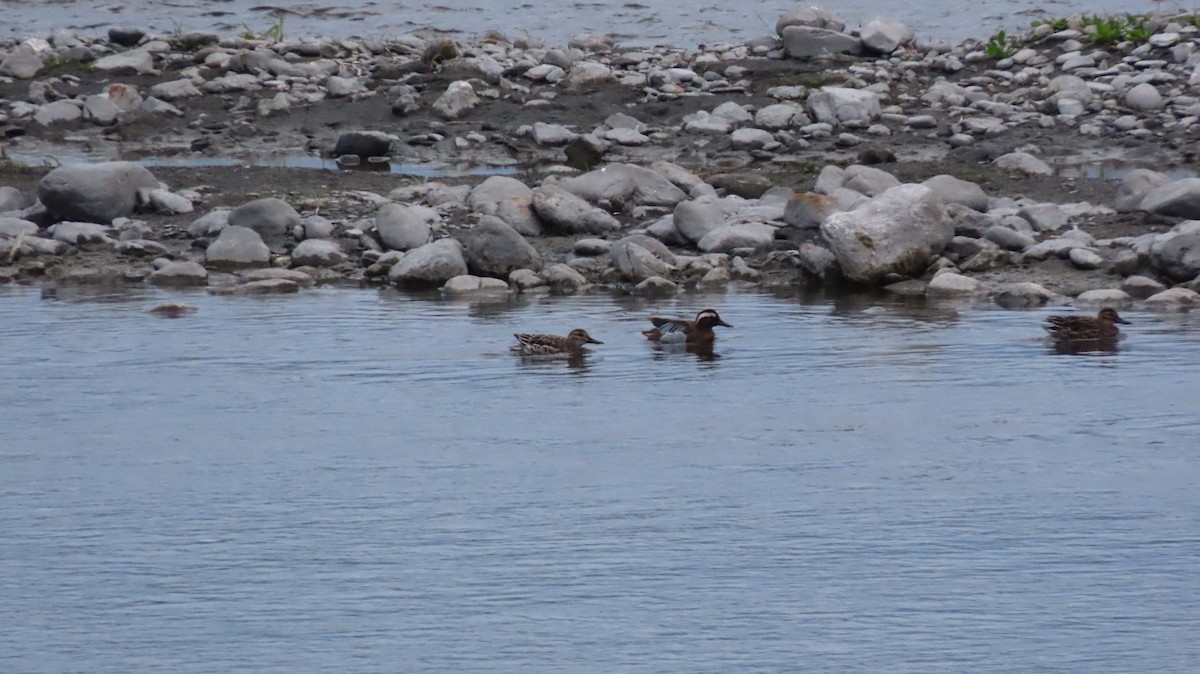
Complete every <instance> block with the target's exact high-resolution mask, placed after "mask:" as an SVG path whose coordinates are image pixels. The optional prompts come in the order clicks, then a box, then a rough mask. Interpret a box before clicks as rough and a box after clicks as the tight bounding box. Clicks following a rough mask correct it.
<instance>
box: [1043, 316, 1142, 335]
mask: <svg viewBox="0 0 1200 674" xmlns="http://www.w3.org/2000/svg"><path fill="white" fill-rule="evenodd" d="M1117 323H1125V324H1127V325H1128V324H1129V321H1127V320H1125V319H1124V318H1121V316H1120V315H1119V314H1117V310H1116V309H1111V308H1104V309H1101V310H1100V313H1099V314H1096V317H1095V318H1093V317H1091V316H1051V317H1049V318H1047V319H1046V324H1045V325H1044V326H1042V327H1044V328H1046V332H1048V333H1050V336H1051V337H1053V338H1054V339H1055V341H1059V342H1092V341H1103V340H1115V339H1116V338H1117V335H1119V334H1121V331H1120V329H1118V328H1117V326H1116V324H1117Z"/></svg>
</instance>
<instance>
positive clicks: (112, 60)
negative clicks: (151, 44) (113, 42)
mask: <svg viewBox="0 0 1200 674" xmlns="http://www.w3.org/2000/svg"><path fill="white" fill-rule="evenodd" d="M92 67H94V68H95V69H96V70H103V71H105V72H108V73H111V74H113V75H130V74H137V75H146V74H148V73H150V72H152V71H153V70H154V57H153V56H151V55H150V52H148V51H146V50H144V49H132V50H130V51H126V52H120V53H117V54H110V55H108V56H104V57H101V58H98V59H96V60H95V61H94V62H93V63H92Z"/></svg>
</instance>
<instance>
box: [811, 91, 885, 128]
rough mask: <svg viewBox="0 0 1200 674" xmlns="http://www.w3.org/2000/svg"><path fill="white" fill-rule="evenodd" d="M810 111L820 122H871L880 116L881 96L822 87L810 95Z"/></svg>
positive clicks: (870, 92) (866, 92)
mask: <svg viewBox="0 0 1200 674" xmlns="http://www.w3.org/2000/svg"><path fill="white" fill-rule="evenodd" d="M806 103H807V104H808V109H809V110H810V111H811V112H812V114H813V117H814V118H815V119H816V120H817V121H818V122H824V123H826V124H833V125H835V126H836V125H838V124H841V123H843V122H869V121H870V120H872V119H874V118H875V117H877V116H879V112H880V106H879V95H878V94H876V93H875V92H873V91H867V90H865V89H850V88H848V87H821V89H820V90H819V91H814V92H813V93H811V94H809V96H808V99H807V101H806Z"/></svg>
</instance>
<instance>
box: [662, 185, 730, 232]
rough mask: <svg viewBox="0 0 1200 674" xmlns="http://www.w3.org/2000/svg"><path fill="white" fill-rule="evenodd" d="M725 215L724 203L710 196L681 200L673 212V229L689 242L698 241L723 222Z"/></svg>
mask: <svg viewBox="0 0 1200 674" xmlns="http://www.w3.org/2000/svg"><path fill="white" fill-rule="evenodd" d="M727 217H729V214H728V213H727V212H726V208H725V205H724V204H723V203H722V202H721V200H720V199H719V198H717V197H712V196H705V197H700V198H699V199H693V200H691V201H684V202H681V203H680V204H679V205H677V206H676V207H675V211H674V213H673V218H674V223H675V229H676V230H678V231H679V233H680V234H681V235H683V238H684V239H687V240H688V241H690V242H691V243H698V242H699V241H700V239H703V238H704V235H706V234H708V233H709V232H711V231H712V230H714V229H716V228H717V227H720V226H721V225H723V224H725V219H726V218H727Z"/></svg>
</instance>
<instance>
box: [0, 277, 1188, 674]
mask: <svg viewBox="0 0 1200 674" xmlns="http://www.w3.org/2000/svg"><path fill="white" fill-rule="evenodd" d="M177 299H183V300H185V301H188V302H191V303H193V304H195V305H196V306H198V307H199V308H200V311H199V313H197V314H194V315H192V316H189V317H186V318H182V319H177V320H170V319H163V318H157V317H154V316H151V315H149V314H147V313H146V310H147V309H149V308H151V307H152V306H154V305H156V304H157V303H159V302H161V301H167V300H177ZM704 306H713V307H714V308H717V309H718V310H719V311H720V312H721V314H722V316H723V317H724V318H725V319H726V320H728V321H729V322H731V323H733V324H734V325H735V326H736V327H735V328H734V329H731V330H727V331H725V332H723V333H722V335H721V340H720V341H719V343H718V348H717V349H716V356H717V357H716V358H713V359H704V358H698V357H696V356H694V355H690V354H687V353H670V352H661V351H656V350H655V349H653V348H652V347H651V346H650V345H648V344H647V343H645V342H644V341H642V339H641V338H640V335H639V334H638V330H639V329H642V328H643V327H646V325H648V323H645V320H644V317H645V316H647V315H649V314H650V313H661V314H687V313H691V312H694V311H696V310H698V309H699V308H702V307H704ZM1044 313H1045V312H1044V311H1033V312H1013V311H1003V310H998V309H991V308H966V307H955V306H953V305H943V306H934V307H920V306H908V307H906V306H904V305H882V306H880V305H877V304H876V302H875V301H872V300H869V299H862V298H859V299H841V300H836V301H831V300H822V299H811V300H809V301H804V300H802V299H800V298H795V297H775V296H772V295H767V294H729V295H708V296H681V297H680V298H679V299H678V300H672V301H661V302H659V303H656V304H646V303H644V302H642V301H639V300H634V299H629V298H617V299H614V298H610V297H607V296H588V297H577V298H560V299H551V298H545V299H522V300H515V301H511V302H501V303H491V304H489V303H467V302H444V301H437V300H430V299H420V298H413V297H409V296H405V295H402V294H399V293H395V292H391V291H371V290H352V289H319V290H315V291H306V292H304V293H302V294H301V295H299V296H290V297H286V298H227V297H210V296H207V295H203V294H197V295H183V296H181V295H179V294H168V293H160V292H158V291H151V290H141V291H136V292H134V293H126V294H121V295H106V294H104V291H98V290H95V289H86V288H84V289H71V288H64V289H60V290H57V291H55V290H47V291H38V290H36V289H28V288H15V287H11V286H10V287H7V288H0V541H3V544H2V545H0V671H4V672H75V671H78V672H89V673H102V672H130V671H138V672H148V671H163V672H209V671H255V672H295V671H354V672H395V671H422V672H513V671H522V672H599V671H606V672H607V671H611V672H617V671H620V672H638V673H640V672H684V671H686V672H749V671H796V670H803V671H813V672H845V671H886V672H966V671H969V672H1027V671H1087V672H1130V671H1139V672H1182V671H1192V670H1194V669H1195V666H1196V665H1197V663H1200V645H1198V644H1197V641H1196V639H1195V635H1196V634H1198V633H1200V594H1197V592H1196V582H1195V572H1196V568H1197V567H1196V564H1197V561H1198V557H1200V533H1197V532H1200V502H1198V500H1197V498H1196V487H1195V485H1196V484H1197V482H1200V461H1198V459H1197V453H1196V451H1197V450H1196V448H1197V447H1200V422H1198V421H1197V417H1196V413H1195V404H1194V403H1195V396H1196V392H1197V388H1196V381H1197V375H1198V373H1200V372H1198V371H1200V366H1198V365H1197V361H1196V358H1195V354H1196V349H1197V347H1198V346H1200V334H1198V332H1197V328H1198V327H1200V318H1198V317H1197V316H1195V315H1188V314H1184V315H1152V314H1146V313H1139V312H1137V311H1132V312H1129V313H1128V314H1125V313H1124V312H1123V315H1127V317H1128V318H1129V319H1130V320H1131V321H1133V322H1134V325H1132V326H1129V330H1128V332H1129V333H1130V337H1129V338H1128V339H1127V340H1126V341H1125V342H1124V344H1123V345H1122V348H1121V350H1120V351H1119V352H1117V353H1113V354H1100V355H1088V356H1061V355H1056V354H1054V353H1052V352H1051V351H1050V350H1048V349H1047V348H1046V345H1045V344H1044V343H1043V342H1042V341H1041V339H1040V337H1039V336H1038V333H1039V329H1038V322H1039V321H1040V319H1041V318H1042V316H1043V315H1044ZM574 326H581V327H586V328H588V329H589V331H590V332H591V333H592V334H593V335H595V336H596V337H597V338H599V339H601V340H604V341H605V344H604V345H603V346H600V347H596V350H595V352H594V353H593V354H592V355H591V356H590V357H588V358H586V359H585V360H584V361H583V362H576V363H566V362H561V361H559V362H553V361H552V362H540V363H538V362H535V363H529V362H522V361H521V360H520V359H517V358H514V357H511V356H508V355H507V354H505V353H504V349H505V348H506V346H507V345H508V343H509V342H510V341H511V336H510V333H512V332H517V331H541V330H545V331H560V332H565V331H566V330H568V329H569V328H571V327H574Z"/></svg>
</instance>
